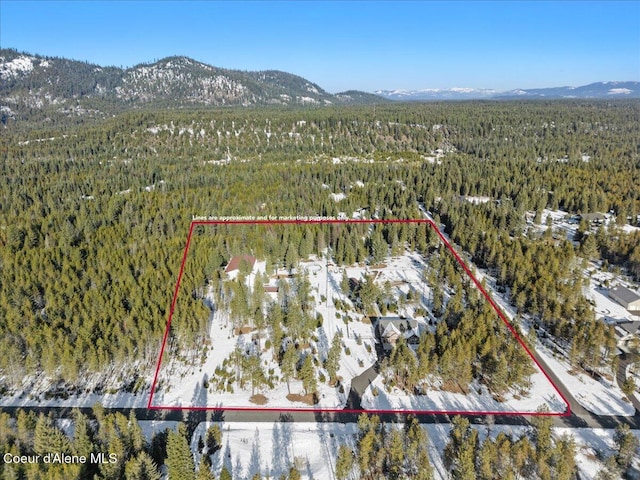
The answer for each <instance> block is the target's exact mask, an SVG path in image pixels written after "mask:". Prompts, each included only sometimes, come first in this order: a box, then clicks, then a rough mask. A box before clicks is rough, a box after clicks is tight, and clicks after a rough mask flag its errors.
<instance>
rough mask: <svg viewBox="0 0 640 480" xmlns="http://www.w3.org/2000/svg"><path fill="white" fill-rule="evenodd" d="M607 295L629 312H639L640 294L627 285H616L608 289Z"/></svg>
mask: <svg viewBox="0 0 640 480" xmlns="http://www.w3.org/2000/svg"><path fill="white" fill-rule="evenodd" d="M609 297H611V298H612V299H613V300H615V301H616V302H618V303H619V304H620V305H622V306H623V307H624V308H626V309H627V310H629V312H633V313H640V295H639V294H638V292H635V291H633V290H631V289H629V288H627V287H623V286H620V285H618V286H616V287H613V288H612V289H610V290H609Z"/></svg>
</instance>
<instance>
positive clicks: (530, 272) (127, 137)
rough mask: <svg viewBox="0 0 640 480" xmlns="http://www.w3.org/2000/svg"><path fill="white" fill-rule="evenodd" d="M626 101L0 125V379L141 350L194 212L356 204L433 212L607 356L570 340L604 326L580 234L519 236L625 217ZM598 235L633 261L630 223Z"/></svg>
mask: <svg viewBox="0 0 640 480" xmlns="http://www.w3.org/2000/svg"><path fill="white" fill-rule="evenodd" d="M638 112H639V110H638V104H637V103H635V102H629V103H626V102H619V103H618V102H552V103H544V102H535V103H534V102H532V103H494V102H480V103H453V104H424V105H418V104H416V105H385V106H377V107H373V106H371V107H351V108H346V107H343V108H326V109H305V110H302V109H291V110H285V109H255V110H251V109H244V110H228V109H227V110H194V111H181V110H180V111H176V110H171V111H147V112H129V113H124V114H122V115H119V116H117V117H114V118H110V119H108V120H106V121H104V122H102V123H98V124H95V125H92V126H87V127H79V126H73V125H70V126H68V127H65V128H62V127H55V126H51V127H48V128H43V129H42V130H40V131H31V132H29V133H28V134H21V133H16V132H13V133H12V132H11V131H5V132H4V134H3V136H2V138H1V139H0V142H1V145H2V147H1V155H2V165H1V166H0V168H1V170H2V175H1V183H0V192H1V195H0V243H1V244H2V246H3V248H2V250H1V255H2V258H1V262H2V263H1V264H0V316H1V317H2V319H3V321H2V323H1V324H0V329H1V332H0V333H1V335H0V345H1V347H2V351H3V352H7V354H6V355H3V356H2V357H1V358H0V368H1V369H2V371H3V372H5V373H6V376H5V381H4V386H3V388H8V387H9V386H10V385H12V384H14V383H15V382H16V381H18V380H19V379H21V378H23V377H24V375H26V374H29V373H33V372H37V371H40V370H42V371H45V372H47V373H48V374H50V375H53V376H55V377H59V378H60V379H63V380H65V381H68V382H70V383H73V382H74V381H75V380H76V379H77V378H78V375H79V371H80V370H81V369H88V370H89V371H98V370H100V369H104V368H105V366H107V365H109V364H110V363H112V362H116V363H117V362H124V361H127V362H131V361H132V360H136V361H141V362H146V363H147V364H150V363H151V362H152V361H153V359H154V353H155V351H156V349H157V346H158V342H159V340H160V336H161V334H162V330H163V325H164V323H165V322H166V318H167V308H168V304H169V302H170V300H171V293H172V290H173V286H174V284H175V281H176V276H177V269H178V267H179V263H180V258H181V253H182V249H183V247H184V242H185V238H186V233H187V231H188V229H189V224H190V220H191V217H192V215H239V214H243V215H247V214H249V215H292V214H295V215H331V216H335V215H337V214H338V213H339V211H342V212H347V213H348V214H350V212H352V211H355V210H358V209H361V208H364V207H366V208H368V209H369V211H370V212H378V214H379V215H380V217H381V218H412V217H413V218H418V217H420V216H421V215H422V214H421V212H420V210H419V207H420V206H421V205H422V206H424V208H426V209H427V210H430V211H431V212H432V213H433V214H434V215H435V218H436V220H438V221H441V222H443V223H444V225H445V229H446V232H447V233H448V234H450V235H451V237H452V239H453V240H454V241H455V242H456V243H457V244H459V245H460V248H461V249H462V250H465V251H467V252H469V254H471V257H472V259H473V261H474V262H476V263H477V264H478V265H479V266H480V267H487V268H489V269H490V270H491V271H493V272H494V273H495V275H496V276H497V278H498V279H499V281H500V283H501V284H502V285H503V286H504V288H508V289H509V291H510V293H511V298H512V300H513V302H514V303H515V304H516V305H517V306H518V308H519V309H521V310H522V311H523V312H527V313H531V314H533V315H536V316H537V317H539V318H540V320H541V321H542V322H544V323H545V324H547V325H548V326H549V329H550V330H551V331H552V332H553V333H554V334H555V335H557V336H558V338H560V339H562V340H563V341H564V342H566V343H571V342H574V344H575V345H574V346H575V348H574V351H575V355H574V358H575V361H576V362H577V363H579V364H583V365H586V366H590V367H597V366H598V364H599V363H600V362H606V361H607V359H606V358H604V359H603V358H595V359H592V358H587V354H586V352H587V351H591V350H592V348H589V347H592V346H595V345H605V344H606V343H607V342H610V341H611V334H610V332H607V331H606V328H604V327H603V326H602V324H600V323H598V322H596V320H595V317H594V314H593V311H592V309H591V308H590V305H589V304H588V303H587V302H586V301H585V300H584V298H583V297H582V295H581V294H580V287H581V281H580V277H579V276H578V274H577V273H576V271H577V268H576V265H577V263H576V262H577V261H578V259H579V258H581V257H584V248H581V247H582V246H579V247H576V246H574V245H572V243H571V242H570V241H568V240H563V239H560V238H553V237H551V238H531V237H530V236H527V235H525V234H524V226H525V212H526V211H536V212H540V211H541V210H542V209H543V208H545V207H548V208H552V209H555V208H561V209H564V210H566V211H567V212H570V213H579V212H597V211H599V212H609V211H612V212H614V213H615V215H616V218H617V219H618V222H619V223H620V224H623V223H627V222H630V223H632V224H633V223H636V222H637V218H638V217H637V215H638V213H639V212H640V194H639V193H638V192H639V191H638V189H637V185H639V184H640V173H639V170H640V166H639V163H638V162H639V160H638V142H637V138H638V137H639V133H640V132H638V130H639V128H640V127H638V125H640V122H639V120H640V119H639V118H638V117H639V113H638ZM583 155H586V156H588V161H585V159H584V158H583ZM585 158H586V157H585ZM357 182H360V183H359V184H364V186H363V187H362V188H354V187H353V186H354V185H355V184H356V183H357ZM328 192H335V193H346V198H345V199H344V200H342V201H341V202H339V203H337V202H336V201H335V200H333V199H332V198H331V197H330V196H329V195H328ZM462 196H486V197H489V198H491V199H492V201H491V202H487V203H484V204H480V205H474V204H471V203H469V202H464V201H460V198H461V197H462ZM407 238H408V236H404V237H403V238H402V241H405V240H406V239H407ZM385 240H386V241H387V242H389V245H390V246H393V245H392V244H393V243H394V242H398V241H399V240H400V237H394V238H391V237H390V236H389V235H387V237H386V238H385ZM592 240H593V239H591V240H590V241H592ZM595 240H596V242H595V245H592V248H591V252H590V256H592V257H602V258H604V259H606V260H607V261H608V263H609V264H610V265H612V266H619V267H621V268H623V269H625V270H626V271H628V272H629V273H630V274H632V275H635V276H636V277H637V276H638V271H639V270H640V246H639V242H638V235H637V234H635V235H629V234H624V233H623V232H621V231H620V230H616V229H614V228H610V229H608V230H606V231H605V230H604V229H603V230H602V231H601V232H599V235H596V236H595ZM341 255H348V256H349V258H348V260H357V259H358V255H359V254H358V249H357V248H356V249H354V251H353V252H341ZM227 260H228V258H220V259H218V262H220V264H224V262H225V261H227ZM343 260H347V258H345V259H343ZM578 330H580V331H581V332H583V334H582V335H580V337H577V336H576V335H575V332H576V331H578ZM584 332H588V333H584ZM576 338H581V340H580V341H581V343H577V341H576V340H575V339H576Z"/></svg>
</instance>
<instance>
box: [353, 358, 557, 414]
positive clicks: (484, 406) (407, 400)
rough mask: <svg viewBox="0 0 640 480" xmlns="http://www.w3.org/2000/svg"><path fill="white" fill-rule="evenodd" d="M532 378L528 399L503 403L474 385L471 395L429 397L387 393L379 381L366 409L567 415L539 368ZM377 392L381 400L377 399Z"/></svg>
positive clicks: (368, 395)
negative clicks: (545, 411)
mask: <svg viewBox="0 0 640 480" xmlns="http://www.w3.org/2000/svg"><path fill="white" fill-rule="evenodd" d="M535 368H536V373H534V374H533V375H532V376H531V389H530V390H529V394H528V395H526V396H518V395H514V394H507V395H505V397H504V399H503V401H497V400H495V399H494V398H493V397H492V395H491V393H490V392H489V391H488V390H487V388H486V387H485V386H483V385H479V384H478V383H477V382H474V383H473V384H472V386H471V389H470V392H469V393H468V394H466V395H465V394H461V393H452V392H445V391H440V390H429V391H428V393H427V395H421V396H416V395H407V394H406V393H404V392H402V391H400V390H398V389H394V390H393V391H392V392H390V393H389V392H387V390H386V389H385V386H384V384H383V383H382V379H381V377H378V378H376V379H375V380H374V381H373V383H372V384H371V385H370V386H369V387H368V388H367V390H366V391H365V393H364V395H363V397H362V406H363V407H364V408H366V409H372V410H398V409H402V410H421V411H454V412H493V413H509V412H526V413H535V412H536V411H537V410H538V409H539V408H542V407H544V406H546V407H547V408H548V409H549V411H550V412H552V413H564V412H565V411H566V409H567V405H566V403H565V402H564V401H563V400H562V398H561V397H560V395H558V393H557V392H556V390H555V388H553V385H551V383H550V382H549V380H547V378H546V377H545V376H544V374H543V373H542V372H541V371H540V369H539V368H538V367H537V366H536V367H535ZM374 389H375V391H376V392H377V396H376V395H374Z"/></svg>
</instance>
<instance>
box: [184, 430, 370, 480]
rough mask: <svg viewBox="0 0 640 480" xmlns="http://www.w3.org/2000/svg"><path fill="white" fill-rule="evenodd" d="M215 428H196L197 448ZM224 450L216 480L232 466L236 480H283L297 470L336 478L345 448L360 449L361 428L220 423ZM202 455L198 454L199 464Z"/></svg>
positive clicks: (217, 457)
mask: <svg viewBox="0 0 640 480" xmlns="http://www.w3.org/2000/svg"><path fill="white" fill-rule="evenodd" d="M210 425H211V424H210V423H201V424H200V425H198V427H197V428H196V430H195V432H194V434H193V437H192V442H191V449H192V451H194V452H197V450H198V441H199V439H200V438H202V439H203V440H204V439H205V438H206V431H207V428H209V426H210ZM219 426H220V429H221V431H222V448H221V449H220V450H218V451H217V452H216V453H215V454H213V455H212V469H213V472H214V473H215V475H216V477H217V476H218V475H219V474H220V470H222V467H223V466H226V467H227V469H228V470H229V472H231V473H232V476H233V478H252V477H253V476H254V474H256V473H258V472H259V473H261V475H263V476H266V475H268V476H269V477H270V478H278V477H279V476H280V475H283V474H284V475H286V474H287V473H288V472H289V468H290V467H291V466H292V465H296V467H297V468H298V470H299V471H300V473H301V475H302V478H304V479H312V478H313V479H315V480H324V479H327V480H329V479H331V480H332V479H334V478H335V476H334V475H335V474H334V468H335V463H336V458H337V454H338V447H339V446H340V445H350V446H352V447H354V446H355V443H354V440H355V437H354V434H355V433H356V432H357V431H358V426H357V425H356V424H353V423H351V424H341V423H293V422H277V423H274V424H271V425H269V424H251V423H240V422H228V423H224V424H219ZM199 462H200V452H198V454H197V455H196V465H197V464H199Z"/></svg>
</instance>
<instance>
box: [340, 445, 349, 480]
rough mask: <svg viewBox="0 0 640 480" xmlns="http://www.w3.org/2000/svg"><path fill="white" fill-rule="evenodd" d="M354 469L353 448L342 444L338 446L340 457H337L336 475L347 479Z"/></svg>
mask: <svg viewBox="0 0 640 480" xmlns="http://www.w3.org/2000/svg"><path fill="white" fill-rule="evenodd" d="M352 469H353V450H351V449H350V448H349V447H347V446H346V445H340V447H339V448H338V457H337V459H336V477H337V478H338V480H345V479H346V478H347V477H348V476H349V474H350V473H351V470H352Z"/></svg>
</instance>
